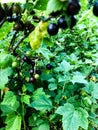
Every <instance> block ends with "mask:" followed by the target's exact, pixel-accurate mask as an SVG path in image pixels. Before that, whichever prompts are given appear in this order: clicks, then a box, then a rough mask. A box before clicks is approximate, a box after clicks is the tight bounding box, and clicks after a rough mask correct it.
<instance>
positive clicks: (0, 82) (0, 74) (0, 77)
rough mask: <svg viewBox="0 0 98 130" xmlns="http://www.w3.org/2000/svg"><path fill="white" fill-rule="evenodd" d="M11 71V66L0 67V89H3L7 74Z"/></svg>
mask: <svg viewBox="0 0 98 130" xmlns="http://www.w3.org/2000/svg"><path fill="white" fill-rule="evenodd" d="M11 73H12V69H11V68H9V67H8V68H6V69H1V70H0V89H4V87H5V85H6V84H7V82H8V76H10V75H11Z"/></svg>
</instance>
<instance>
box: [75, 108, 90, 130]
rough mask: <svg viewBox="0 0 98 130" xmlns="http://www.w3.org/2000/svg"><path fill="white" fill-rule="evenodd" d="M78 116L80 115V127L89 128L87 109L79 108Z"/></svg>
mask: <svg viewBox="0 0 98 130" xmlns="http://www.w3.org/2000/svg"><path fill="white" fill-rule="evenodd" d="M77 114H78V122H79V126H81V127H82V128H83V129H86V130H87V128H88V119H87V118H88V113H87V111H86V110H85V109H83V108H81V107H79V108H77Z"/></svg>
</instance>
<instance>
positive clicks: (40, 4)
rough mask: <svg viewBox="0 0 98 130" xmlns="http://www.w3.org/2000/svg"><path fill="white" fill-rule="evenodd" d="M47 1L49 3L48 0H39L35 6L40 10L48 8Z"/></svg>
mask: <svg viewBox="0 0 98 130" xmlns="http://www.w3.org/2000/svg"><path fill="white" fill-rule="evenodd" d="M47 3H48V0H45V1H44V2H43V0H37V2H36V4H35V6H34V8H36V9H38V10H46V7H47Z"/></svg>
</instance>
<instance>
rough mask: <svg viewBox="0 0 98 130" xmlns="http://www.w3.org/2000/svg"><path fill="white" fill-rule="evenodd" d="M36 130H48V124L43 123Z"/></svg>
mask: <svg viewBox="0 0 98 130" xmlns="http://www.w3.org/2000/svg"><path fill="white" fill-rule="evenodd" d="M38 130H50V127H49V124H48V122H44V123H42V124H41V125H39V127H38Z"/></svg>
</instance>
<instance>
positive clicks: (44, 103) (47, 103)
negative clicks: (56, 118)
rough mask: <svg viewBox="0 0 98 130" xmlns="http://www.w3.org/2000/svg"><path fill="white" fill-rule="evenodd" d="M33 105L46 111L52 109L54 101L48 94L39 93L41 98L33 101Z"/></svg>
mask: <svg viewBox="0 0 98 130" xmlns="http://www.w3.org/2000/svg"><path fill="white" fill-rule="evenodd" d="M31 107H33V108H35V109H36V110H40V111H46V110H51V109H52V102H51V100H50V99H49V98H47V96H45V95H39V99H37V100H35V101H34V102H32V103H31Z"/></svg>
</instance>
